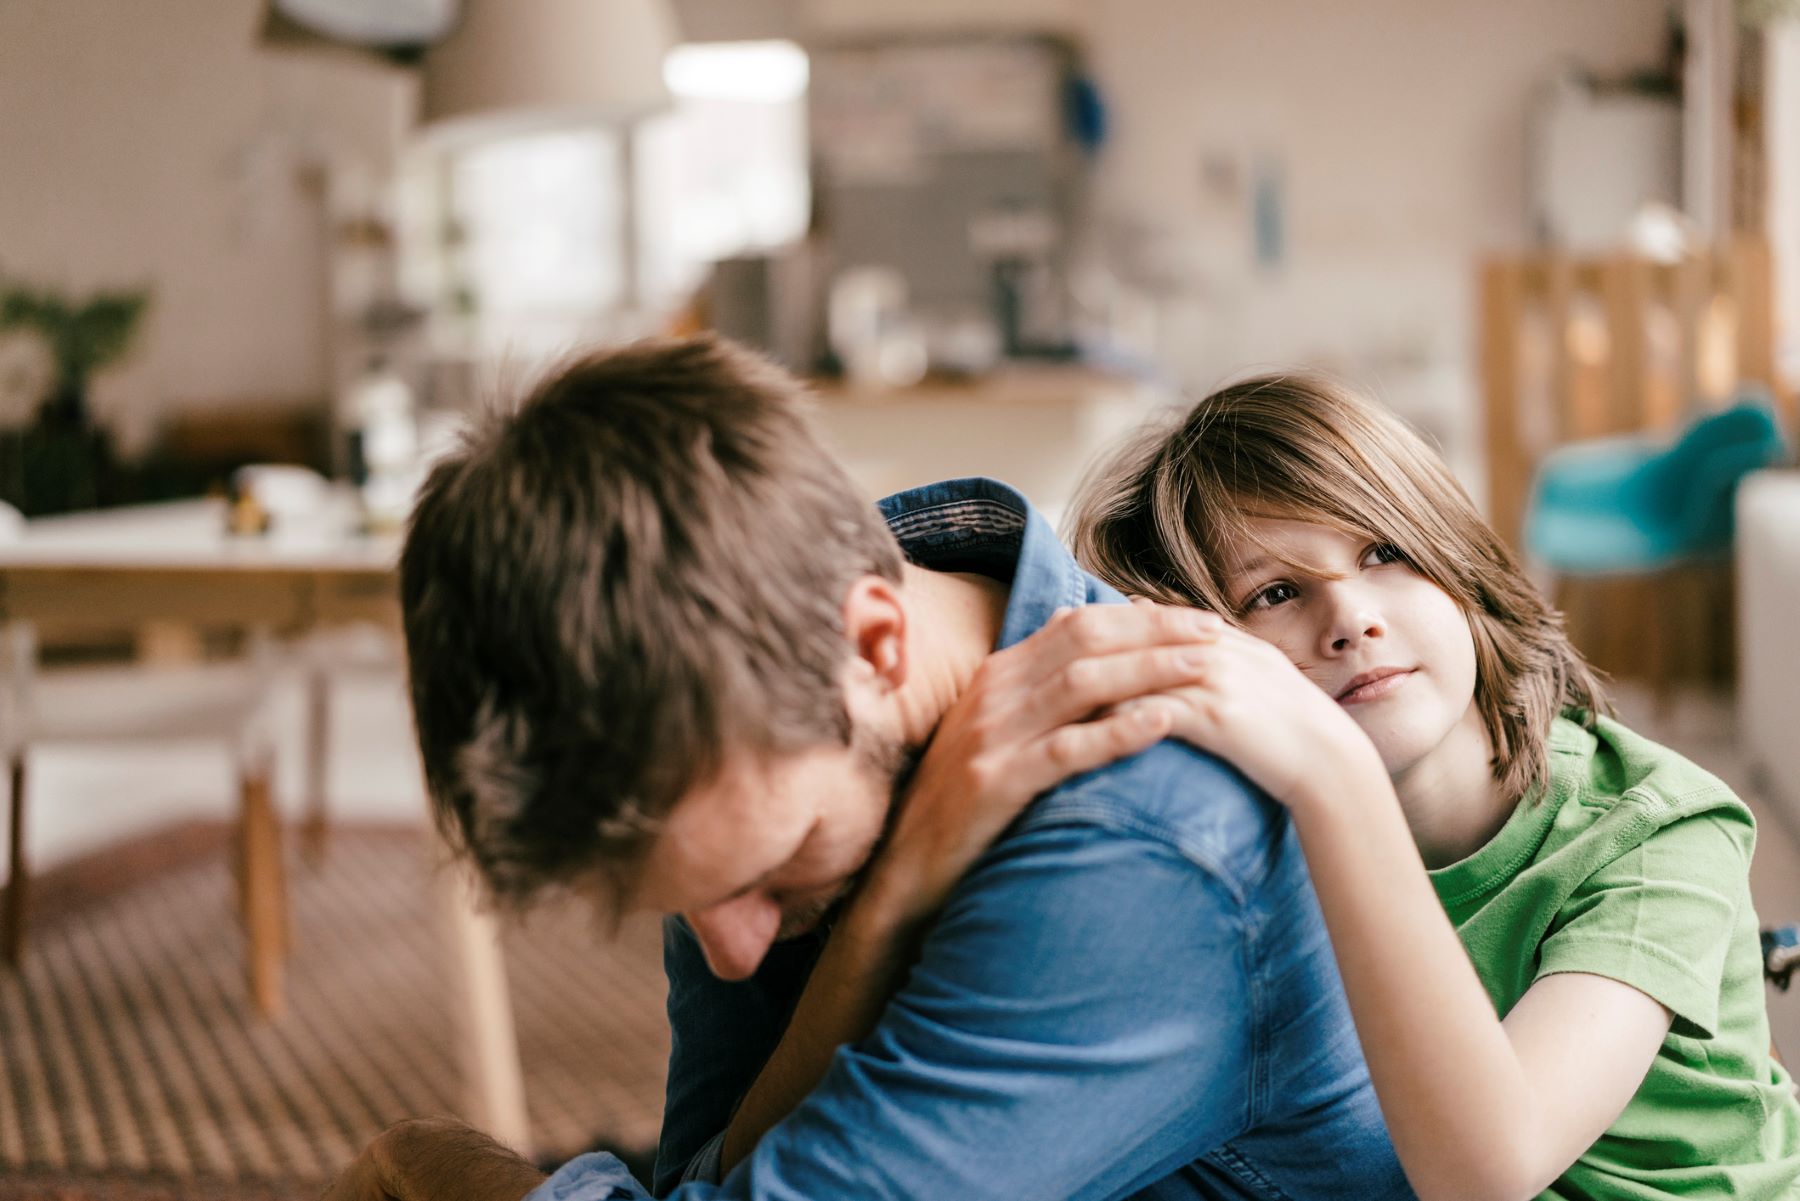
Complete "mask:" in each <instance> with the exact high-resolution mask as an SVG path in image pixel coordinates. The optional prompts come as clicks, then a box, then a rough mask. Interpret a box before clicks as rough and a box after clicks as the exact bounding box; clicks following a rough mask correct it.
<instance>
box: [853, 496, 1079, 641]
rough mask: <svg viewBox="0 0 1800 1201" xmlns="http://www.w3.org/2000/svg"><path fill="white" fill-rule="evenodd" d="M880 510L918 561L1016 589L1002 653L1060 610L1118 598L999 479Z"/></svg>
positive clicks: (905, 499) (888, 503) (891, 501)
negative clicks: (988, 578)
mask: <svg viewBox="0 0 1800 1201" xmlns="http://www.w3.org/2000/svg"><path fill="white" fill-rule="evenodd" d="M880 505H881V515H882V517H884V518H886V520H887V523H888V529H890V530H892V531H893V533H894V537H895V538H897V539H899V542H900V549H901V550H903V551H904V552H906V557H907V559H908V560H909V561H910V562H912V563H916V564H917V565H919V566H920V567H925V568H929V569H931V570H932V571H972V572H979V573H980V574H982V575H985V576H992V577H993V578H994V579H997V580H1003V581H1006V582H1008V583H1010V584H1011V585H1012V594H1011V596H1010V597H1009V598H1008V599H1007V602H1006V617H1005V620H1004V621H1002V622H1001V625H1000V638H999V640H998V641H997V642H996V643H995V644H994V649H995V650H1001V649H1003V648H1005V647H1008V646H1011V645H1012V644H1013V643H1015V642H1018V641H1020V640H1021V639H1023V638H1025V637H1026V636H1027V635H1029V634H1031V633H1032V632H1033V631H1034V630H1036V629H1038V628H1039V627H1040V626H1042V625H1043V624H1044V623H1045V622H1047V621H1049V620H1050V617H1051V615H1052V614H1054V613H1055V612H1056V611H1057V610H1058V609H1064V608H1072V607H1074V606H1076V605H1081V604H1086V603H1087V602H1089V601H1091V600H1094V599H1096V598H1097V595H1101V594H1110V590H1109V589H1105V588H1104V587H1103V586H1100V585H1098V584H1097V583H1096V582H1095V581H1093V580H1092V578H1091V577H1090V576H1088V574H1087V573H1086V572H1084V571H1082V570H1081V568H1080V567H1079V566H1078V565H1077V564H1076V562H1075V558H1074V556H1072V555H1071V554H1069V552H1068V551H1067V550H1065V549H1064V548H1063V544H1062V543H1061V542H1060V541H1059V540H1058V539H1057V537H1056V531H1054V530H1052V529H1051V528H1050V523H1049V522H1048V521H1046V520H1044V516H1043V514H1041V513H1039V512H1038V511H1037V510H1036V509H1034V508H1032V507H1031V502H1030V501H1028V500H1026V499H1025V498H1024V497H1023V496H1022V495H1020V494H1019V492H1018V491H1017V490H1016V489H1013V488H1009V487H1008V486H1007V485H1005V484H1002V483H1000V482H999V481H998V480H990V479H982V478H979V477H975V478H971V479H963V480H944V481H943V482H941V483H936V484H926V485H925V486H924V487H922V488H911V489H908V490H907V491H905V492H896V493H895V494H894V495H892V496H889V497H886V498H884V499H883V500H882V501H881V502H880Z"/></svg>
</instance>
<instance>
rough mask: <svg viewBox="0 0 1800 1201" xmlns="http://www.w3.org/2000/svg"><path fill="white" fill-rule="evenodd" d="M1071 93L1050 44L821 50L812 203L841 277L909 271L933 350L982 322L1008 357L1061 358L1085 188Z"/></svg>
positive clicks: (1070, 72) (895, 44) (812, 109)
mask: <svg viewBox="0 0 1800 1201" xmlns="http://www.w3.org/2000/svg"><path fill="white" fill-rule="evenodd" d="M1075 81H1076V59H1075V53H1074V50H1073V48H1072V47H1071V46H1070V45H1069V44H1068V43H1067V42H1065V41H1063V40H1061V39H1058V38H1055V37H1050V36H1037V35H1020V34H995V35H991V36H966V35H960V36H953V35H944V36H921V37H907V38H894V39H881V40H870V41H857V42H849V43H841V44H837V45H829V46H825V47H822V48H820V49H818V50H816V51H814V53H813V60H812V84H811V91H810V94H809V117H810V125H811V131H812V146H813V159H814V175H815V180H816V185H815V188H816V190H815V193H814V202H815V207H816V211H817V212H818V213H819V215H820V217H819V220H820V232H821V234H822V238H823V241H824V244H825V246H826V248H827V253H828V257H829V259H830V261H831V264H832V269H833V273H834V274H835V273H837V272H843V271H850V270H856V269H860V268H888V269H891V270H893V271H896V272H898V273H899V274H900V275H901V277H902V278H903V280H904V283H905V294H906V296H907V298H908V303H909V305H910V307H911V315H912V317H913V318H914V319H915V320H916V321H917V322H918V324H919V327H920V329H921V331H922V335H923V337H924V338H925V340H926V342H927V344H933V343H935V342H936V341H938V339H937V337H936V336H935V333H936V331H938V330H942V329H957V330H961V331H966V330H967V329H968V328H969V325H970V322H971V321H972V320H979V321H983V322H986V323H988V324H990V325H991V326H992V327H993V328H994V329H995V331H996V332H997V333H998V335H999V338H1000V340H1001V341H1002V342H1003V343H1004V345H1005V348H1006V351H1007V353H1008V354H1009V355H1011V356H1013V357H1041V356H1061V355H1064V354H1066V353H1067V350H1068V346H1069V343H1070V340H1071V331H1070V316H1069V309H1070V305H1069V302H1068V293H1069V287H1068V277H1069V259H1070V249H1069V248H1070V245H1071V243H1072V241H1073V234H1074V229H1073V227H1074V225H1075V222H1076V220H1077V217H1078V211H1079V207H1080V195H1081V187H1082V183H1083V179H1084V175H1085V159H1084V155H1083V151H1082V148H1081V143H1080V142H1079V141H1078V139H1077V138H1076V136H1075V134H1074V132H1073V131H1072V122H1071V119H1070V115H1069V114H1070V112H1071V96H1072V95H1073V94H1074V90H1075V86H1076V85H1075ZM965 336H966V335H965Z"/></svg>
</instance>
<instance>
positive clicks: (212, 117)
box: [0, 0, 410, 424]
mask: <svg viewBox="0 0 1800 1201" xmlns="http://www.w3.org/2000/svg"><path fill="white" fill-rule="evenodd" d="M261 13H262V5H261V4H260V3H258V0H5V2H4V3H0V276H8V277H17V278H20V279H22V280H27V281H31V282H33V283H36V284H41V285H51V286H55V287H59V288H63V289H68V290H72V291H74V292H76V293H78V294H79V293H85V292H86V291H88V290H91V289H96V288H105V287H120V286H131V285H134V284H138V283H144V282H148V283H150V284H151V285H152V286H153V287H154V289H155V299H154V308H153V310H152V313H151V317H150V320H149V322H148V323H147V325H146V328H145V337H144V338H143V341H142V342H141V344H140V347H139V353H138V354H137V355H136V357H135V358H134V360H133V361H132V363H131V364H130V366H129V367H128V368H125V369H122V370H120V371H119V372H117V373H115V374H113V375H110V376H108V377H104V378H103V379H102V381H101V382H100V383H99V384H98V386H97V389H96V391H97V400H98V401H99V403H100V405H101V406H102V408H109V407H110V408H115V409H116V408H119V407H129V408H130V409H131V414H130V415H131V416H132V417H134V418H136V420H137V422H138V423H140V424H141V423H143V422H146V421H148V420H150V419H153V417H154V414H155V410H156V408H158V407H159V406H161V405H163V404H165V403H173V404H178V405H185V406H193V405H197V404H198V405H204V404H205V403H207V402H208V401H216V400H226V399H238V398H261V397H282V398H286V397H303V396H313V395H317V396H323V395H324V392H325V382H326V377H325V358H324V356H325V349H324V339H323V330H322V322H323V318H322V315H321V312H322V306H323V303H324V301H323V287H324V278H323V274H322V264H323V258H322V255H321V246H322V231H321V218H320V212H321V210H320V208H319V205H318V202H317V199H316V198H314V197H312V196H310V195H309V193H308V192H307V191H306V189H305V188H304V187H303V186H302V182H301V178H300V171H301V168H303V167H304V166H306V165H308V164H323V165H327V166H329V167H331V168H332V169H333V170H334V171H335V172H336V173H337V175H338V178H339V181H340V184H341V183H342V181H343V180H344V178H345V177H346V175H347V174H357V173H362V174H366V175H379V174H380V173H381V172H383V171H384V170H385V166H386V164H387V163H388V162H389V161H391V158H392V156H393V153H394V148H395V146H396V145H397V143H398V137H399V131H400V128H401V122H402V121H403V119H405V117H406V114H407V113H408V111H409V110H408V107H407V106H408V104H409V102H410V97H409V94H408V89H409V87H410V83H409V81H408V79H407V77H406V76H405V75H404V73H401V72H398V71H395V70H392V69H390V68H387V67H384V66H381V65H379V64H374V63H369V62H364V61H362V60H353V59H351V58H349V57H348V56H343V57H331V56H326V57H320V56H316V55H302V54H298V53H294V52H272V51H264V50H261V49H258V48H257V46H256V45H255V33H256V29H257V26H258V23H259V22H260V20H261Z"/></svg>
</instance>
